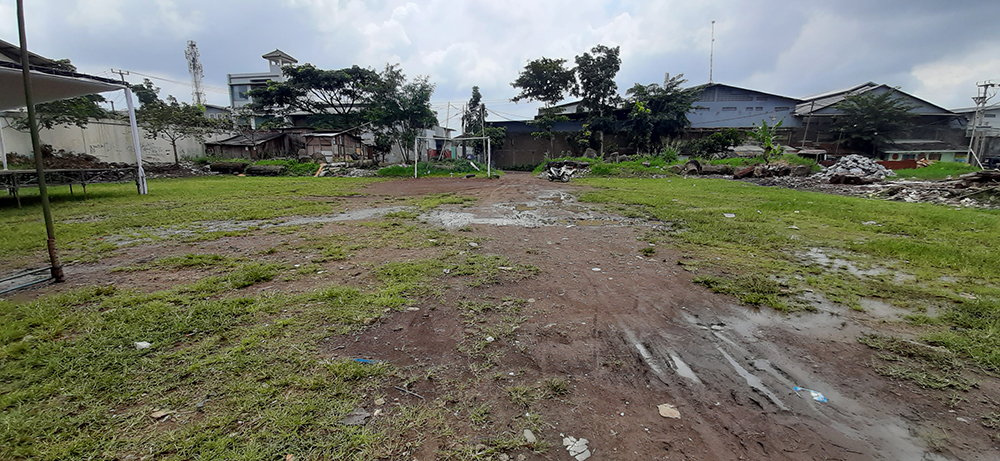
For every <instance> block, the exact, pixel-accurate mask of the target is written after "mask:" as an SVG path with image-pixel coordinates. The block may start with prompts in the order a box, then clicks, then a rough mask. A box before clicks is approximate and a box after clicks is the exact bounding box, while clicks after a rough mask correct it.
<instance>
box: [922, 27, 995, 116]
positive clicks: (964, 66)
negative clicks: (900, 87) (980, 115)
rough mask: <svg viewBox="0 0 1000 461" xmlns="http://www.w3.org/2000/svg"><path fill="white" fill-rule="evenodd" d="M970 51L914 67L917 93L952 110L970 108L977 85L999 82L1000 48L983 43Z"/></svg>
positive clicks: (993, 44)
mask: <svg viewBox="0 0 1000 461" xmlns="http://www.w3.org/2000/svg"><path fill="white" fill-rule="evenodd" d="M969 49H970V50H971V52H970V53H968V54H965V55H957V56H949V57H947V58H944V59H941V60H938V61H934V62H930V63H923V64H918V65H916V66H913V69H912V70H911V71H910V73H911V74H912V75H913V77H914V78H915V79H916V80H917V81H918V82H919V86H918V87H917V88H915V89H914V93H917V94H919V95H920V96H921V97H923V98H925V99H927V100H929V101H932V102H936V103H937V104H940V105H944V106H945V107H946V108H949V109H956V108H959V107H971V106H972V105H973V103H972V99H970V98H971V97H972V96H974V95H976V92H977V87H976V83H977V82H982V81H984V80H994V81H997V82H1000V44H997V43H995V42H994V43H983V44H981V45H979V46H970V47H969ZM996 101H997V100H996V99H994V100H993V102H996Z"/></svg>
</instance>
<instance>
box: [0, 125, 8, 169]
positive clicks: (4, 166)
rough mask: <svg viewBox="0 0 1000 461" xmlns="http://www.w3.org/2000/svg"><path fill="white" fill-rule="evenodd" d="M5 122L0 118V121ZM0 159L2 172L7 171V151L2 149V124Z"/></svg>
mask: <svg viewBox="0 0 1000 461" xmlns="http://www.w3.org/2000/svg"><path fill="white" fill-rule="evenodd" d="M3 120H6V119H5V118H2V117H0V121H3ZM0 157H2V158H3V170H4V171H7V149H4V147H3V123H0Z"/></svg>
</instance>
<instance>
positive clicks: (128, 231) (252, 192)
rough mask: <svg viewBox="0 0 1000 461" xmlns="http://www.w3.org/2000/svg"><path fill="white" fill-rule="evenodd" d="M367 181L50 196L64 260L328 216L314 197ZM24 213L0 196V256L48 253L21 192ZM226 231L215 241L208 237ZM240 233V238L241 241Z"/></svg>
mask: <svg viewBox="0 0 1000 461" xmlns="http://www.w3.org/2000/svg"><path fill="white" fill-rule="evenodd" d="M373 181H376V180H374V179H368V178H337V179H331V178H285V177H279V178H265V177H252V178H251V177H242V178H241V177H235V176H209V177H198V178H185V179H151V180H149V195H138V194H136V192H135V185H130V184H92V185H91V186H90V187H88V188H87V196H88V198H87V199H84V197H83V195H82V194H79V193H77V194H76V195H70V194H69V189H68V188H67V187H52V188H50V189H49V192H50V194H51V197H50V199H51V202H52V216H53V219H54V220H55V230H56V239H57V243H58V245H59V248H60V249H61V250H62V251H64V252H65V253H64V254H63V259H64V260H66V261H72V260H73V259H76V258H77V257H78V256H81V255H84V256H85V255H96V257H101V256H103V255H106V254H109V253H110V252H111V251H113V250H114V249H115V248H117V247H118V245H120V243H112V242H117V241H129V240H133V239H132V238H125V239H122V238H118V237H120V236H132V235H139V236H140V237H144V238H150V239H167V238H176V237H174V235H189V234H177V233H175V232H162V231H164V230H166V231H170V230H172V229H192V228H193V229H196V232H199V231H200V232H203V233H212V232H216V231H213V230H212V226H211V225H200V226H199V225H197V224H202V223H211V222H214V221H226V222H230V221H245V220H269V219H274V218H280V217H285V216H316V215H321V214H327V213H332V212H334V211H335V209H334V207H335V206H336V204H331V203H330V202H327V201H319V200H311V198H313V197H341V196H346V195H352V194H355V193H356V191H357V190H359V189H361V188H362V187H364V186H365V185H367V184H370V183H372V182H373ZM21 194H22V203H23V204H24V207H23V208H20V209H18V208H17V205H16V203H15V202H14V199H13V197H8V196H0V209H2V210H3V212H2V213H0V226H3V227H4V228H5V229H8V230H9V231H8V232H3V233H2V234H0V254H2V255H4V256H3V257H4V258H8V257H9V258H16V257H19V256H22V255H25V254H29V253H32V252H36V251H40V250H42V249H44V247H45V241H46V237H45V226H44V225H42V224H41V216H42V211H41V204H40V201H39V198H38V195H37V191H32V190H31V189H22V190H21ZM226 233H227V232H219V233H218V234H213V235H212V237H218V236H222V235H225V234H226ZM241 233H242V232H237V234H241Z"/></svg>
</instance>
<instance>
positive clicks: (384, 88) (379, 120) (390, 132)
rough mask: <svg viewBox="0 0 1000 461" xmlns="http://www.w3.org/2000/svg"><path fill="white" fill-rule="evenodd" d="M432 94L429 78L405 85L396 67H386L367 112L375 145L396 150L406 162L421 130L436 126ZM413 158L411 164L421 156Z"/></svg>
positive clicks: (424, 77) (418, 154) (432, 88)
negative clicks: (392, 147)
mask: <svg viewBox="0 0 1000 461" xmlns="http://www.w3.org/2000/svg"><path fill="white" fill-rule="evenodd" d="M432 94H434V85H433V84H432V83H430V80H429V78H428V77H426V76H418V77H416V78H415V79H413V81H411V82H407V80H406V75H404V74H403V71H402V70H400V68H399V65H391V64H387V65H386V66H385V70H384V71H383V72H382V73H381V74H380V75H379V79H378V83H377V84H376V85H375V87H374V91H373V92H372V99H371V103H370V106H369V109H368V111H367V112H366V116H367V118H368V120H369V122H370V123H371V127H372V131H373V132H374V133H375V138H376V143H377V144H378V143H382V145H386V144H388V145H394V146H396V147H398V148H399V150H400V152H402V153H403V160H404V161H406V162H409V161H410V158H409V155H408V152H409V151H410V148H412V146H413V144H414V141H415V140H416V137H417V136H418V135H419V133H420V130H422V129H428V128H433V127H434V125H436V124H437V115H436V114H435V113H434V111H433V110H432V109H431V95H432ZM415 154H416V158H415V159H414V160H415V161H420V153H419V152H415Z"/></svg>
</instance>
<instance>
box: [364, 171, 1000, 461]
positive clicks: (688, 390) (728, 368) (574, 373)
mask: <svg viewBox="0 0 1000 461" xmlns="http://www.w3.org/2000/svg"><path fill="white" fill-rule="evenodd" d="M580 190H581V188H580V187H577V186H574V185H565V184H558V183H550V182H546V181H543V180H540V179H537V178H534V177H531V176H530V175H526V174H508V175H507V176H505V177H504V178H503V179H502V180H499V181H494V182H490V181H485V180H482V181H464V180H463V181H459V180H451V179H440V180H438V179H430V180H419V182H412V183H410V182H407V181H401V182H388V183H381V184H378V185H376V186H374V187H372V188H371V190H370V192H371V193H375V194H390V195H396V194H398V195H410V194H423V193H440V192H454V193H458V194H463V195H473V196H476V197H478V198H479V200H478V201H477V202H476V204H475V207H473V208H459V207H453V208H452V209H448V208H446V207H445V209H442V210H436V211H435V212H432V213H431V214H430V215H429V216H427V220H428V221H429V222H431V223H435V224H439V225H444V226H446V227H450V228H455V227H462V226H468V225H471V226H473V227H474V229H475V232H476V233H479V234H481V235H483V236H485V237H487V240H486V243H484V250H485V251H490V252H495V253H499V254H505V255H509V256H510V257H511V258H514V259H516V260H518V261H523V262H528V263H531V264H535V265H537V266H538V267H540V268H541V269H542V273H541V274H540V275H538V276H535V277H533V278H531V279H529V280H526V281H523V282H519V283H517V284H516V285H515V286H499V287H493V288H488V289H485V290H473V289H469V293H465V295H469V296H482V295H484V294H485V293H489V294H491V295H495V296H501V297H518V298H523V299H529V298H530V299H533V300H534V301H535V302H534V303H533V304H532V307H533V315H532V316H531V317H530V319H529V320H528V321H527V322H525V323H524V324H523V325H522V326H521V329H520V332H519V334H518V338H519V341H521V342H522V343H524V344H525V345H526V347H524V351H523V353H522V355H521V357H520V362H519V363H516V364H511V365H520V366H521V367H522V368H523V370H524V373H526V374H527V376H521V377H520V380H521V381H530V380H531V378H532V377H543V376H552V375H566V376H570V377H571V381H572V383H573V385H574V387H575V389H574V394H573V397H572V399H571V400H572V401H573V406H572V407H567V406H565V405H550V406H549V407H548V408H545V410H544V411H545V413H546V414H545V416H546V420H548V421H554V422H558V424H553V426H554V429H555V430H557V431H558V432H559V433H560V434H565V435H571V436H574V437H577V438H579V437H584V438H587V439H588V440H589V441H590V448H591V450H592V451H593V453H594V455H595V458H594V459H754V460H758V459H774V460H779V459H857V460H862V459H899V460H903V459H908V460H909V459H912V460H921V459H923V460H935V459H949V458H951V457H952V456H954V457H956V458H960V459H994V456H996V455H997V452H996V451H995V450H994V448H993V447H992V445H993V443H992V441H991V440H989V438H988V436H987V435H986V433H985V432H984V431H982V428H981V427H979V424H978V421H977V419H978V418H977V417H976V416H975V415H965V416H966V418H963V419H965V421H971V424H970V423H967V422H962V421H958V422H956V418H957V417H961V415H956V414H955V413H949V412H948V410H947V409H946V407H945V406H944V405H943V404H942V403H941V402H940V401H933V400H930V398H929V396H928V395H926V394H925V393H924V392H922V391H921V390H920V389H919V388H916V387H914V386H912V385H910V384H900V383H894V382H889V381H887V380H886V379H885V378H882V377H881V376H878V375H877V374H875V373H873V372H872V370H871V368H869V367H866V366H865V365H864V362H865V360H866V359H867V358H868V357H869V356H870V354H871V350H870V349H868V348H867V347H865V346H863V345H861V344H859V343H858V342H857V337H858V335H860V334H861V333H862V332H863V331H867V329H868V327H867V326H865V325H867V324H869V322H866V320H869V319H866V318H864V317H865V315H864V314H858V313H854V312H850V311H848V310H847V309H845V308H841V307H837V306H825V307H822V309H821V311H820V312H819V313H811V314H803V315H796V316H791V317H788V316H782V315H779V314H776V313H773V312H771V311H769V310H767V309H764V310H756V309H752V308H748V307H745V306H739V305H736V304H735V300H734V299H733V298H731V297H725V296H720V295H716V294H713V293H711V292H709V291H708V290H706V289H704V288H702V287H700V286H698V285H695V284H693V283H692V282H691V274H690V273H688V272H686V271H684V270H682V268H681V267H680V266H678V264H677V261H678V259H679V258H682V257H683V256H682V255H681V254H678V253H677V252H676V251H675V250H672V249H670V248H664V247H658V248H656V254H655V256H649V257H644V256H642V255H641V253H640V250H641V249H642V248H644V247H646V246H648V245H649V244H648V243H646V242H644V241H641V240H638V239H637V237H640V236H641V235H642V234H643V233H644V232H645V231H646V230H648V229H649V228H650V227H651V226H654V225H656V224H655V223H639V222H632V221H630V220H628V219H624V218H621V217H617V216H613V215H609V214H606V213H601V212H598V211H594V210H592V209H591V207H587V206H582V205H581V204H579V203H577V202H576V201H575V200H574V199H573V196H574V194H577V193H579V192H580ZM400 322H405V320H403V319H400ZM394 327H396V324H395V323H392V324H390V325H386V326H385V328H387V329H391V328H394ZM402 340H403V341H414V342H415V344H413V345H412V347H415V348H419V347H420V346H421V343H422V341H421V340H420V339H419V338H417V337H411V338H406V337H405V335H404V338H402ZM406 344H407V347H411V344H410V343H409V342H407V343H406ZM428 347H434V343H430V344H428ZM427 352H428V353H430V352H432V351H430V350H429V351H427ZM415 354H417V355H419V352H415ZM795 387H802V388H806V389H812V390H816V391H818V392H820V393H822V394H823V396H824V397H825V398H826V401H823V402H820V401H817V400H815V399H814V398H812V396H811V394H810V393H809V392H808V391H800V392H795V391H794V388H795ZM426 390H427V391H429V392H432V391H433V389H426ZM664 403H666V404H672V405H674V406H676V408H677V409H678V411H679V412H680V418H679V419H670V418H664V417H661V416H660V415H659V413H658V412H657V406H658V405H660V404H664ZM942 434H943V435H942ZM944 438H947V443H948V445H950V447H947V448H945V447H941V446H938V445H935V444H936V443H940V441H941V440H942V439H944ZM949 449H950V450H953V451H951V452H950V454H949V453H948V450H949ZM556 451H561V450H556ZM565 455H566V453H561V454H557V455H554V456H552V457H551V458H550V459H564V458H565V459H570V458H567V457H566V456H565Z"/></svg>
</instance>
